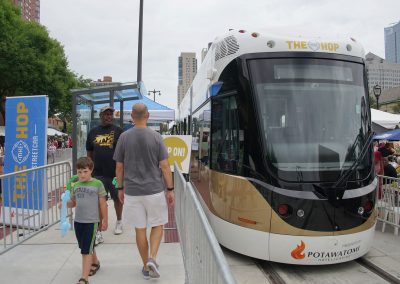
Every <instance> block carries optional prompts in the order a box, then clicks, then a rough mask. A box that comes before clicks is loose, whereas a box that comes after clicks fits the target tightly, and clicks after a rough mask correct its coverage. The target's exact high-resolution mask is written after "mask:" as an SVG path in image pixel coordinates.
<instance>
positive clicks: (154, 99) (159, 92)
mask: <svg viewBox="0 0 400 284" xmlns="http://www.w3.org/2000/svg"><path fill="white" fill-rule="evenodd" d="M148 93H149V96H150V93H153V101H156V94H157V93H158V95H159V96H161V91H156V89H154V90H153V91H149V92H148Z"/></svg>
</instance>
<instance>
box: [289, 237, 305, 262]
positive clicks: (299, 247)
mask: <svg viewBox="0 0 400 284" xmlns="http://www.w3.org/2000/svg"><path fill="white" fill-rule="evenodd" d="M305 248H306V245H305V244H304V242H303V241H301V243H300V245H297V246H296V248H295V249H294V250H292V252H291V255H292V257H293V258H294V259H303V258H304V257H305V256H306V255H305V254H304V253H302V252H303V251H304V249H305Z"/></svg>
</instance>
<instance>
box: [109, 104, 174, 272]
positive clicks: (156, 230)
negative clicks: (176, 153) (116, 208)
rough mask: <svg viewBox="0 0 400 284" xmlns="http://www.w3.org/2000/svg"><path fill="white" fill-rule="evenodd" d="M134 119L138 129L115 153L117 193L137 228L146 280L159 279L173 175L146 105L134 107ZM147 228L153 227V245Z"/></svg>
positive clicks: (123, 138)
mask: <svg viewBox="0 0 400 284" xmlns="http://www.w3.org/2000/svg"><path fill="white" fill-rule="evenodd" d="M131 116H132V119H133V121H134V123H135V127H133V128H131V129H129V131H126V132H124V133H122V134H121V137H120V139H119V140H118V144H117V148H116V149H115V153H114V160H115V161H116V162H117V165H116V177H117V181H118V186H119V187H118V189H119V192H118V193H119V197H120V200H121V202H122V203H124V220H125V222H129V223H130V224H133V225H134V227H135V233H136V245H137V248H138V250H139V254H140V256H141V259H142V262H143V267H142V274H143V277H144V278H145V279H149V278H150V277H151V278H159V277H160V271H159V269H158V264H157V262H156V257H157V252H158V248H159V246H160V243H161V239H162V236H163V226H164V224H166V223H167V222H168V208H167V203H168V206H173V204H174V200H175V197H174V192H173V190H174V186H173V181H172V174H171V169H170V165H169V163H168V152H167V149H166V147H165V145H164V142H163V140H162V137H161V135H160V134H159V133H157V132H156V131H154V130H151V129H149V128H147V120H148V119H149V112H148V109H147V107H146V105H144V104H142V103H140V104H135V105H134V106H133V108H132V113H131ZM165 189H167V191H165ZM147 227H150V228H151V232H150V246H149V241H148V239H147Z"/></svg>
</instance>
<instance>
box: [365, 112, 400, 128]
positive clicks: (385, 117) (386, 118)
mask: <svg viewBox="0 0 400 284" xmlns="http://www.w3.org/2000/svg"><path fill="white" fill-rule="evenodd" d="M371 120H372V123H373V124H377V125H378V126H380V127H381V128H382V127H383V128H384V129H379V130H378V131H375V132H376V133H381V132H382V131H385V130H390V129H394V128H395V127H396V126H398V125H399V124H400V115H399V114H393V113H388V112H384V111H380V110H376V109H373V108H371ZM374 130H377V129H374Z"/></svg>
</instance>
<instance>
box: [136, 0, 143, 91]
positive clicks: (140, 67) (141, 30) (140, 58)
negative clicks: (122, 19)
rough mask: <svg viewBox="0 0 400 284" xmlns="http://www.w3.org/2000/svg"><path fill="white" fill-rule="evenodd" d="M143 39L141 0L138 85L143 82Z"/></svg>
mask: <svg viewBox="0 0 400 284" xmlns="http://www.w3.org/2000/svg"><path fill="white" fill-rule="evenodd" d="M142 39H143V0H140V10H139V40H138V62H137V83H138V84H139V83H140V82H141V81H142Z"/></svg>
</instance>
